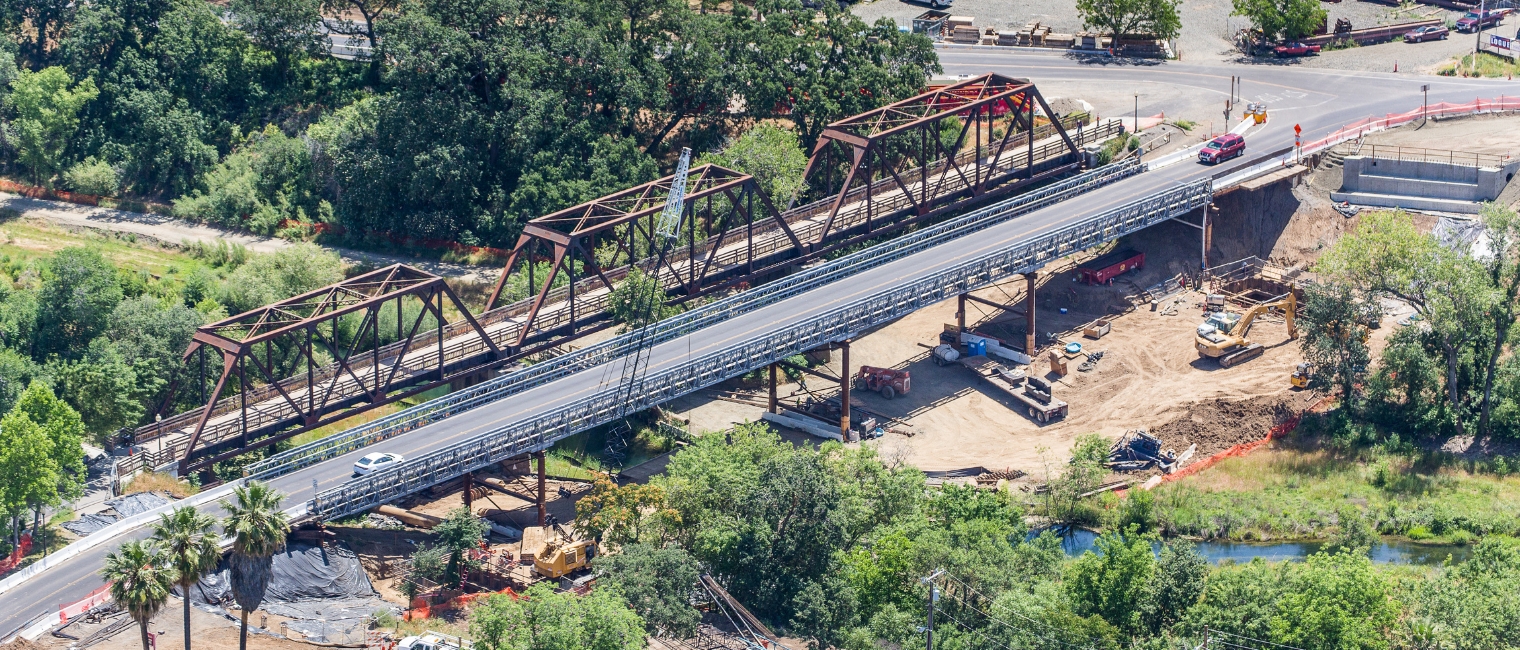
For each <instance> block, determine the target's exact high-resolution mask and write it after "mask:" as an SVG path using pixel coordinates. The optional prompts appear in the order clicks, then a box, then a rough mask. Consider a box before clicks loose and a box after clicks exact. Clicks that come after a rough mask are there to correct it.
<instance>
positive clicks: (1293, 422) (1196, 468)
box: [1161, 397, 1330, 483]
mask: <svg viewBox="0 0 1520 650" xmlns="http://www.w3.org/2000/svg"><path fill="white" fill-rule="evenodd" d="M1329 403H1330V398H1329V397H1326V398H1324V399H1321V400H1320V401H1318V402H1315V403H1314V404H1313V405H1312V406H1310V407H1309V408H1308V409H1305V410H1304V411H1303V412H1301V413H1296V414H1294V415H1293V416H1292V417H1290V418H1288V419H1286V420H1283V421H1282V422H1280V423H1278V424H1277V426H1274V427H1272V428H1271V429H1268V430H1267V437H1265V438H1262V439H1261V440H1252V441H1251V442H1243V443H1240V444H1238V445H1235V446H1233V447H1230V448H1229V449H1226V450H1224V451H1221V452H1219V453H1217V454H1214V455H1213V456H1209V457H1208V458H1205V459H1203V460H1201V461H1198V462H1196V463H1193V464H1192V465H1188V466H1187V467H1184V468H1182V469H1181V470H1178V471H1176V472H1173V473H1171V474H1165V475H1163V476H1162V477H1161V481H1162V482H1164V483H1169V482H1171V481H1175V480H1178V479H1181V478H1184V477H1188V476H1192V475H1194V474H1197V473H1198V472H1201V471H1203V470H1206V469H1208V468H1210V467H1213V466H1214V465H1216V464H1218V463H1219V461H1222V460H1224V459H1226V458H1231V457H1239V456H1245V455H1246V454H1249V453H1251V452H1253V451H1256V450H1257V449H1260V448H1261V447H1262V446H1263V445H1266V444H1267V443H1269V442H1272V439H1274V438H1278V437H1281V436H1283V435H1285V434H1287V433H1288V432H1290V431H1292V430H1294V429H1296V428H1298V423H1299V422H1300V421H1302V420H1303V414H1304V413H1311V412H1314V411H1317V410H1319V409H1320V408H1321V407H1323V406H1325V405H1328V404H1329Z"/></svg>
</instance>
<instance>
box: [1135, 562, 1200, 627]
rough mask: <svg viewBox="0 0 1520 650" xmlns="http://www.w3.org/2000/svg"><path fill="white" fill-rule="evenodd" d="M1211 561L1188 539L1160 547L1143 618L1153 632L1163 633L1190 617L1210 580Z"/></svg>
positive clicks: (1146, 596)
mask: <svg viewBox="0 0 1520 650" xmlns="http://www.w3.org/2000/svg"><path fill="white" fill-rule="evenodd" d="M1208 577H1209V561H1208V559H1207V558H1205V557H1203V554H1202V553H1199V552H1198V549H1197V548H1194V547H1193V544H1192V543H1191V542H1188V541H1177V542H1173V543H1170V544H1167V545H1166V546H1165V547H1163V548H1162V549H1161V558H1160V559H1159V560H1157V562H1156V572H1155V573H1153V574H1152V575H1151V581H1150V583H1149V584H1147V585H1146V588H1145V591H1146V593H1145V606H1144V611H1143V618H1144V619H1145V626H1146V628H1147V629H1148V630H1149V631H1150V633H1151V634H1152V635H1156V634H1160V633H1161V631H1162V630H1165V629H1168V628H1170V627H1171V626H1172V625H1174V624H1176V623H1177V622H1178V621H1181V620H1182V619H1183V617H1185V616H1187V613H1188V610H1190V609H1192V608H1193V605H1196V604H1197V603H1198V600H1199V599H1200V598H1202V597H1203V593H1204V590H1205V588H1206V586H1207V583H1208Z"/></svg>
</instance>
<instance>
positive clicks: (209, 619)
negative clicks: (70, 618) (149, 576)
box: [11, 597, 314, 650]
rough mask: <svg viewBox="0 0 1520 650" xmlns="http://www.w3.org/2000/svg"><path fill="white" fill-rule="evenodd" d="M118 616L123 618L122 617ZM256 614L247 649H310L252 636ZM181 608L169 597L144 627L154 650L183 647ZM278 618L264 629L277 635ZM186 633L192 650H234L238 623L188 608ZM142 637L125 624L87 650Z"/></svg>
mask: <svg viewBox="0 0 1520 650" xmlns="http://www.w3.org/2000/svg"><path fill="white" fill-rule="evenodd" d="M122 616H125V614H123V615H122ZM259 616H260V615H259V613H258V612H255V613H254V614H253V615H252V616H250V617H249V621H248V622H249V625H250V630H249V634H248V647H249V648H250V649H251V650H311V648H313V647H314V646H312V645H311V644H307V643H303V642H300V641H293V640H290V639H286V638H284V637H282V636H277V635H271V634H256V633H254V632H253V630H252V627H251V626H254V625H258V624H259V623H260V617H259ZM114 620H116V619H110V620H107V621H104V622H102V623H100V624H89V623H84V622H79V623H75V624H73V625H70V626H68V627H67V628H65V629H64V630H63V632H65V633H67V634H71V635H73V636H76V637H78V638H80V639H85V638H88V637H89V636H90V635H91V634H93V633H94V632H95V631H96V630H99V629H102V628H105V627H107V626H109V625H110V623H111V622H114ZM184 620H185V619H184V606H183V605H182V604H181V601H180V600H179V599H178V598H173V597H171V598H170V599H169V602H168V603H167V604H166V605H164V609H163V611H161V612H159V613H158V616H155V617H153V620H152V622H151V623H150V624H149V625H148V631H149V632H151V633H154V634H156V635H157V640H156V648H157V650H181V649H183V648H184V647H185V643H184V641H185V636H184ZM279 620H280V619H279V618H278V617H274V616H270V617H268V623H267V625H268V629H270V630H271V631H272V632H274V633H276V634H278V632H279V629H280V627H279ZM190 630H191V634H192V636H193V641H192V644H193V647H196V648H236V647H238V622H237V621H234V620H232V619H229V618H226V617H223V616H218V615H216V614H211V613H208V612H204V611H201V610H199V609H196V608H194V607H192V608H190ZM77 643H79V642H78V641H74V640H71V639H65V638H62V637H57V636H53V635H51V634H44V635H42V636H41V637H38V639H37V640H36V641H35V642H31V643H26V644H22V645H19V646H17V645H12V646H11V647H13V648H46V649H57V650H63V649H65V648H70V647H73V646H74V645H75V644H77ZM141 648H142V637H141V636H139V633H138V627H137V625H136V624H135V623H130V624H128V625H127V626H126V627H125V628H124V629H122V630H121V631H119V632H117V633H115V634H114V635H112V636H111V637H110V638H107V639H105V640H103V641H100V642H99V643H97V644H95V645H92V646H90V650H141Z"/></svg>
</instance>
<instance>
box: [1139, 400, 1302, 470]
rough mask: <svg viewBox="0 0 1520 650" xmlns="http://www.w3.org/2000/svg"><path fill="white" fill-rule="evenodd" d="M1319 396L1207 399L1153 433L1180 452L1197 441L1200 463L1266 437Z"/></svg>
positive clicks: (1195, 456)
mask: <svg viewBox="0 0 1520 650" xmlns="http://www.w3.org/2000/svg"><path fill="white" fill-rule="evenodd" d="M1319 398H1320V395H1319V394H1318V393H1314V392H1310V391H1299V392H1290V393H1285V394H1282V395H1268V396H1265V397H1254V398H1251V399H1244V400H1232V399H1211V400H1205V401H1202V402H1198V403H1196V404H1192V405H1190V406H1188V407H1187V408H1186V409H1185V410H1184V411H1183V412H1182V413H1181V414H1180V415H1178V417H1177V418H1176V419H1174V420H1172V421H1170V422H1166V423H1164V424H1162V425H1160V426H1157V427H1154V428H1152V429H1151V430H1150V433H1151V434H1152V435H1155V436H1157V437H1159V438H1161V440H1162V442H1163V443H1165V445H1166V447H1167V448H1171V449H1176V450H1177V451H1179V452H1180V451H1183V450H1185V449H1187V448H1188V446H1189V445H1193V444H1197V445H1198V450H1197V452H1195V454H1194V456H1193V461H1195V462H1196V461H1197V460H1201V459H1204V458H1208V457H1209V456H1212V455H1214V454H1217V453H1219V452H1221V451H1224V450H1226V449H1229V448H1230V447H1233V446H1235V445H1238V444H1241V443H1244V442H1252V441H1255V440H1261V439H1262V438H1265V437H1266V436H1267V432H1268V431H1269V430H1270V429H1271V428H1272V427H1274V426H1277V425H1278V424H1281V423H1283V422H1284V421H1286V420H1288V419H1289V418H1292V417H1293V416H1294V415H1297V414H1299V413H1302V412H1303V411H1304V410H1305V409H1308V408H1309V407H1310V406H1313V405H1314V403H1315V402H1316V401H1318V400H1319Z"/></svg>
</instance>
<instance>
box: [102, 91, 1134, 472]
mask: <svg viewBox="0 0 1520 650" xmlns="http://www.w3.org/2000/svg"><path fill="white" fill-rule="evenodd" d="M1083 119H1088V116H1087V115H1086V114H1082V115H1080V116H1069V117H1068V118H1066V119H1064V120H1063V121H1064V122H1066V127H1067V128H1069V129H1072V130H1073V132H1072V137H1073V139H1074V141H1076V142H1077V143H1078V144H1079V145H1080V144H1085V143H1087V142H1096V141H1099V140H1103V139H1107V138H1109V137H1112V136H1113V135H1116V134H1117V133H1119V132H1120V131H1121V130H1122V129H1121V128H1120V126H1119V124H1118V123H1117V122H1112V121H1111V122H1102V123H1099V124H1097V125H1092V126H1090V127H1088V128H1079V126H1078V125H1079V123H1080V121H1081V120H1083ZM1055 132H1056V131H1055V128H1054V127H1053V126H1052V125H1050V124H1045V125H1041V126H1040V127H1037V128H1036V131H1035V138H1036V139H1039V138H1049V137H1051V136H1052V135H1053V134H1055ZM1028 137H1029V136H1028V134H1025V133H1020V134H1017V135H1016V136H1015V137H1013V138H1011V140H1012V142H1010V143H1009V145H1008V147H1007V149H1006V150H1005V151H1004V152H1003V155H1001V156H998V157H997V159H996V160H985V163H986V164H987V165H988V166H989V170H988V172H987V173H988V174H989V176H988V178H987V179H984V180H983V182H987V181H988V180H992V176H991V175H994V174H999V173H1001V174H1004V176H1006V175H1008V174H1010V173H1012V172H1015V171H1017V170H1018V169H1019V168H1021V167H1022V166H1027V165H1030V164H1031V163H1030V161H1028V160H1025V158H1027V157H1028V155H1029V152H1028V151H1026V150H1025V149H1024V148H1022V147H1023V146H1024V145H1027V144H1028ZM1064 151H1066V148H1065V143H1064V142H1061V141H1055V142H1046V143H1043V144H1039V145H1037V146H1035V147H1034V160H1036V161H1043V160H1045V159H1047V158H1050V157H1052V156H1056V155H1060V154H1061V153H1063V152H1064ZM993 152H994V149H993V148H990V147H978V148H976V149H973V150H968V151H963V152H960V153H959V154H957V155H956V156H955V158H954V165H960V166H964V165H967V164H970V163H971V162H972V161H975V160H977V159H978V158H983V159H987V158H990V157H991V154H992V153H993ZM951 169H953V167H952V164H951V163H950V162H949V161H947V160H939V161H936V162H935V163H933V164H932V165H930V166H929V167H928V168H927V169H915V170H910V171H906V172H904V173H903V174H901V175H900V177H901V178H902V179H903V182H905V183H907V184H908V186H909V187H915V186H917V185H918V184H920V183H922V182H924V181H923V178H924V177H929V178H931V180H932V178H933V177H936V176H939V175H942V174H948V173H949V170H951ZM998 178H999V179H1001V178H1002V177H998ZM896 182H897V181H896V180H894V179H893V178H884V179H881V180H878V181H876V182H874V183H872V184H871V185H870V186H869V187H867V186H862V187H859V188H856V189H855V190H853V191H851V192H850V193H849V194H848V195H847V197H846V204H845V207H844V209H842V210H841V211H840V212H839V214H838V215H837V216H836V218H835V219H834V221H833V227H832V230H833V231H842V230H846V229H848V228H851V227H854V226H857V225H859V224H862V223H865V222H866V216H867V214H866V212H867V208H868V205H867V204H866V202H865V201H864V197H865V194H866V193H868V192H869V194H871V195H872V196H878V195H881V196H883V197H884V200H878V201H876V202H875V205H874V207H872V210H873V211H874V212H875V213H877V218H880V216H881V214H882V213H884V212H894V211H898V210H902V209H907V208H909V207H912V205H913V203H912V201H911V200H909V199H908V197H907V196H905V195H904V194H903V192H902V191H901V188H899V187H898V186H897V185H896ZM967 182H968V181H967V180H966V179H965V178H964V177H962V176H960V175H959V174H951V175H949V176H948V177H947V179H945V180H944V181H943V182H941V183H939V184H937V185H936V186H935V194H936V196H942V195H946V194H953V193H955V192H960V191H964V190H965V189H966V188H967ZM833 203H834V198H833V197H830V198H827V199H823V200H820V201H816V202H814V203H811V204H807V205H803V206H799V207H796V208H793V209H791V210H787V211H786V212H785V213H783V214H782V215H781V216H782V219H783V220H784V221H786V222H787V223H788V224H790V225H791V227H792V228H793V229H794V231H795V234H796V236H798V237H799V238H801V239H802V240H804V241H814V240H819V239H821V236H822V230H823V228H824V223H823V222H822V221H820V220H817V219H815V218H814V217H817V216H818V215H823V214H827V213H828V212H829V210H830V209H831V208H832V206H833ZM753 235H754V236H756V237H759V239H758V240H757V241H755V242H754V245H753V246H749V247H739V246H733V245H734V244H736V243H738V242H740V241H742V240H744V239H745V238H746V237H749V236H750V232H749V230H748V228H746V227H739V228H734V229H731V230H729V231H727V232H724V233H718V234H716V235H715V236H713V237H709V238H707V239H706V240H704V241H701V242H698V246H697V249H698V258H706V256H707V255H708V253H709V252H710V251H711V250H712V249H713V248H714V247H716V248H719V249H723V248H724V247H729V248H728V250H720V252H719V254H718V255H717V256H716V257H715V258H714V259H713V264H714V265H715V268H726V267H729V266H733V265H737V264H740V263H743V261H744V260H745V259H746V256H748V255H751V254H753V255H755V256H757V257H764V256H766V255H770V254H773V253H775V252H777V251H779V250H781V249H785V248H791V247H792V244H791V239H790V238H788V237H786V236H784V234H783V233H782V232H781V230H780V229H779V228H778V227H776V226H775V225H774V224H771V223H769V222H765V223H762V224H757V225H756V228H755V230H754V233H753ZM689 254H690V251H687V250H685V249H682V250H680V251H677V252H676V253H674V254H673V255H672V256H671V257H670V259H669V260H668V262H669V263H670V264H671V265H672V266H674V265H677V264H678V263H679V262H681V261H683V260H687V259H688V256H689ZM650 263H652V260H644V261H641V262H640V263H639V264H640V265H641V266H644V267H647V266H648V265H649V264H650ZM629 270H630V267H628V266H623V267H619V268H615V269H608V270H607V271H606V275H607V277H608V279H610V280H612V281H613V282H616V281H619V280H620V279H621V278H622V277H624V276H625V275H626V274H627V273H628V272H629ZM656 272H657V274H658V275H659V276H660V278H661V281H662V282H663V284H664V285H665V286H666V287H669V288H674V287H679V286H681V285H682V278H681V277H679V274H677V273H675V272H673V271H672V270H671V269H669V268H661V269H658V270H657V271H656ZM569 292H570V287H568V286H566V287H560V288H559V289H556V290H554V291H551V292H550V293H549V296H548V299H547V300H548V303H549V306H548V307H547V308H546V309H544V310H543V311H541V312H540V313H539V315H538V317H537V318H536V319H535V321H534V324H535V331H544V330H552V329H554V328H557V327H560V326H562V325H565V324H567V323H568V322H569V321H570V315H571V313H570V311H569V310H568V309H567V305H566V304H565V303H564V302H563V301H564V300H565V299H566V298H567V297H568V295H569ZM575 293H576V295H577V296H578V300H577V302H578V303H579V309H578V310H577V311H579V312H580V313H582V314H586V313H599V312H602V311H605V309H606V308H607V301H608V300H610V298H611V295H610V293H609V291H608V287H607V286H606V285H605V283H604V282H603V281H602V279H601V278H600V277H591V278H587V279H583V280H579V281H577V282H576V286H575ZM531 303H532V298H531V297H530V298H528V299H524V300H519V301H517V302H514V303H511V304H509V305H505V306H503V307H501V308H498V309H495V310H492V311H490V312H487V313H485V314H482V315H480V317H479V318H478V319H477V320H478V321H479V323H480V325H481V326H482V327H484V328H486V331H487V333H488V334H489V336H490V337H491V338H492V339H493V340H495V341H496V342H497V344H498V345H508V344H510V343H511V342H512V341H515V340H516V338H517V335H518V332H519V329H520V328H521V325H520V324H518V323H516V322H513V321H512V320H511V317H512V316H517V315H521V314H524V313H526V312H527V311H528V309H529V307H530V306H531ZM472 333H473V330H472V329H471V327H470V325H469V324H468V323H466V322H462V321H461V322H455V323H450V324H448V325H446V326H445V328H444V334H443V336H444V337H445V339H446V342H445V344H444V346H443V352H442V354H443V365H444V366H445V367H455V366H457V364H459V363H461V362H463V361H466V360H469V359H475V358H478V357H479V356H480V355H482V354H484V353H487V352H489V349H488V347H487V346H486V344H485V342H484V341H482V340H480V339H479V337H476V336H472ZM437 337H438V331H437V330H433V331H431V332H423V333H419V334H418V336H417V337H416V339H415V340H413V341H411V343H410V345H408V344H407V343H406V342H396V343H390V344H387V345H385V346H382V347H381V348H379V349H378V350H377V351H376V353H375V354H374V355H366V356H365V357H364V358H362V359H355V360H352V361H351V363H350V365H352V366H353V370H354V372H356V373H361V374H362V371H363V369H364V368H368V367H370V366H371V364H374V363H379V364H380V365H381V366H382V367H384V368H388V367H389V366H390V365H391V364H394V363H395V362H396V359H397V358H398V357H400V356H401V355H403V354H405V353H406V352H408V351H414V350H427V351H429V352H431V350H432V349H433V348H434V347H435V346H436V345H437ZM403 347H405V348H406V349H405V350H403V349H402V348H403ZM401 366H402V368H401V371H402V374H403V376H407V377H417V378H420V377H426V376H428V375H429V374H430V373H432V372H434V371H436V370H437V368H436V364H435V357H434V356H433V355H431V354H427V355H412V356H407V357H405V358H403V359H402V361H401ZM456 369H457V368H456ZM339 375H340V373H339V366H338V365H337V364H329V365H327V366H324V367H321V368H317V369H316V370H315V371H314V376H313V377H312V378H311V381H310V382H308V378H307V377H306V376H305V375H297V376H293V377H288V378H285V379H282V380H280V381H279V382H278V383H277V384H263V385H260V386H257V387H254V388H251V389H249V390H248V393H247V395H245V396H244V399H246V402H247V404H248V405H249V406H248V408H246V409H243V408H242V406H243V401H242V400H241V399H240V398H239V397H238V396H236V395H234V396H230V397H226V398H222V399H220V400H218V401H217V402H216V403H215V404H214V405H213V407H212V414H211V418H210V421H208V422H207V424H206V425H205V427H204V430H203V431H202V432H201V435H200V440H201V441H202V442H203V443H204V444H215V443H217V442H220V441H222V440H224V439H226V438H229V437H236V436H241V435H243V432H244V428H245V426H246V427H247V428H248V429H250V430H257V429H260V428H262V427H265V426H269V425H274V424H278V423H281V422H286V421H289V420H290V419H291V418H293V417H296V416H297V415H298V414H297V413H296V411H295V409H294V408H293V407H292V406H291V405H290V404H288V403H287V402H286V401H285V400H283V399H278V398H279V397H280V396H281V395H283V394H289V395H291V396H293V397H296V398H299V397H300V395H302V394H304V391H307V390H309V389H310V387H309V384H314V385H317V386H318V387H319V390H320V387H321V386H323V385H325V384H329V382H331V384H330V385H329V387H328V389H327V390H328V393H327V395H326V397H325V398H324V399H326V400H328V401H329V402H336V401H342V400H344V399H349V398H355V397H360V396H363V395H367V394H368V393H367V392H366V391H367V389H366V388H365V387H364V386H363V385H361V384H359V383H357V382H356V381H349V380H348V379H347V378H344V377H341V376H339ZM204 410H205V407H200V408H196V409H192V410H190V411H186V412H183V413H180V414H177V415H175V416H172V417H169V418H166V419H164V420H162V421H159V422H155V423H150V424H146V425H143V426H142V427H139V428H137V429H136V430H135V432H134V437H135V439H136V440H137V441H138V442H139V443H144V442H147V443H150V444H151V441H154V440H157V441H158V444H159V445H161V446H163V447H164V448H163V449H162V455H168V456H172V458H170V460H175V459H178V458H181V457H183V455H184V453H185V451H186V447H187V445H188V442H189V438H188V431H187V429H188V428H193V427H194V426H195V425H196V423H197V421H198V420H199V418H200V416H201V414H202V413H203V412H204ZM234 413H238V414H241V415H240V417H226V416H230V415H232V414H234ZM165 438H169V439H167V440H165ZM153 460H156V459H148V458H136V457H128V458H127V459H123V460H122V461H121V462H119V463H118V466H117V473H118V474H120V475H123V476H130V475H131V474H133V473H135V472H136V471H137V470H139V469H142V468H144V467H147V468H151V467H154V466H157V465H158V464H159V463H155V462H152V461H153Z"/></svg>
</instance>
